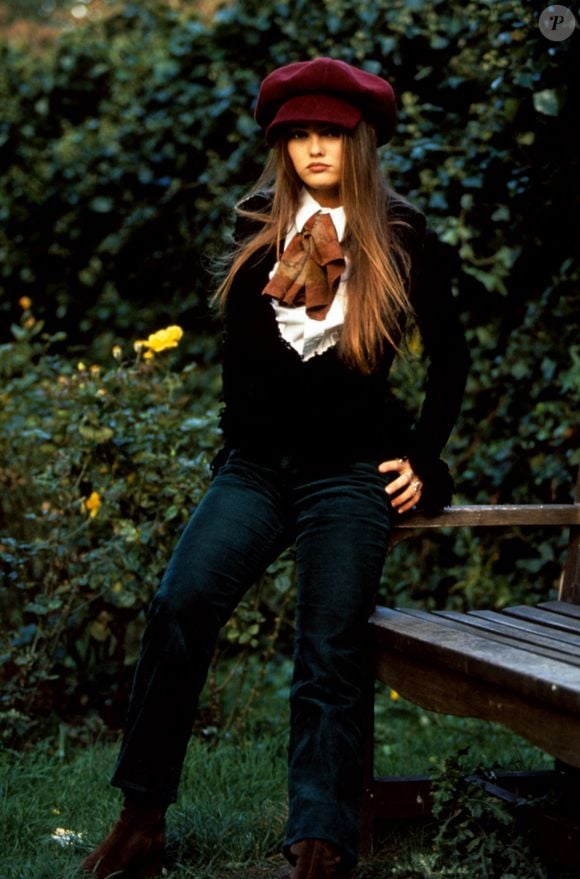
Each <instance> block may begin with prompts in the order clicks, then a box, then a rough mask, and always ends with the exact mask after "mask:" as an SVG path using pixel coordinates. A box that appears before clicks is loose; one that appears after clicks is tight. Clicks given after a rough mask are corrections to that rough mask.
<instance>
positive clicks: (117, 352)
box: [113, 345, 123, 360]
mask: <svg viewBox="0 0 580 879" xmlns="http://www.w3.org/2000/svg"><path fill="white" fill-rule="evenodd" d="M122 356H123V351H122V349H121V346H120V345H113V357H114V358H115V360H120V359H121V357H122Z"/></svg>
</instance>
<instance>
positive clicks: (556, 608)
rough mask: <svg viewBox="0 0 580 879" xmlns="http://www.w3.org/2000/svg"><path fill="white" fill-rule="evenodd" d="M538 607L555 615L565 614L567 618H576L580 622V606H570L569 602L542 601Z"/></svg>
mask: <svg viewBox="0 0 580 879" xmlns="http://www.w3.org/2000/svg"><path fill="white" fill-rule="evenodd" d="M538 607H543V608H544V609H545V610H551V611H552V612H553V613H563V614H565V615H566V616H567V617H574V618H575V619H577V620H580V606H579V605H577V604H570V602H569V601H542V602H540V603H539V604H538Z"/></svg>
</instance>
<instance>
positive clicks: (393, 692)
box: [389, 690, 401, 702]
mask: <svg viewBox="0 0 580 879" xmlns="http://www.w3.org/2000/svg"><path fill="white" fill-rule="evenodd" d="M389 698H390V699H392V700H393V702H396V701H397V700H398V699H400V698H401V697H400V696H399V694H398V693H397V691H396V690H391V692H390V693H389Z"/></svg>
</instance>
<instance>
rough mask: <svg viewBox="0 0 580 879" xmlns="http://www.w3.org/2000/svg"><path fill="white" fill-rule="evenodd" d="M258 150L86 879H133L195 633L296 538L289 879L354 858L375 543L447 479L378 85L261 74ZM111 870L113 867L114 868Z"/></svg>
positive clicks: (143, 866)
mask: <svg viewBox="0 0 580 879" xmlns="http://www.w3.org/2000/svg"><path fill="white" fill-rule="evenodd" d="M256 119H257V121H258V123H259V124H260V125H261V126H262V127H263V128H264V130H265V136H266V142H267V143H268V145H270V146H271V147H272V150H271V154H270V158H269V161H268V165H267V167H266V169H265V172H264V175H263V176H262V178H261V179H260V181H259V182H258V184H257V186H256V187H255V189H254V190H253V193H252V194H251V195H250V197H249V198H247V199H246V200H245V201H244V202H243V203H242V205H241V206H240V207H239V209H238V214H239V216H238V223H237V227H236V243H237V244H236V250H235V252H234V254H233V257H232V262H231V266H230V269H229V272H228V274H227V276H226V278H225V280H224V282H223V284H222V286H221V288H220V290H219V291H218V296H217V298H218V300H219V302H220V304H221V306H222V308H223V312H224V323H225V335H224V348H223V355H224V365H223V392H224V402H225V406H224V409H223V412H222V418H221V425H222V429H223V433H224V439H225V445H224V449H223V450H222V452H221V453H220V454H219V455H218V459H216V462H215V467H214V470H215V476H214V479H213V481H212V484H211V486H210V488H209V490H208V492H207V494H206V496H205V498H204V499H203V501H202V502H201V503H200V505H199V506H198V508H197V509H196V511H195V513H194V514H193V517H192V519H191V521H190V522H189V524H188V526H187V528H186V529H185V531H184V533H183V536H182V537H181V540H180V542H179V544H178V546H177V548H176V550H175V553H174V555H173V557H172V559H171V561H170V564H169V567H168V570H167V572H166V575H165V577H164V579H163V582H162V584H161V587H160V589H159V591H158V592H157V594H156V596H155V598H154V600H153V602H152V606H151V610H150V615H149V622H148V627H147V630H146V633H145V637H144V643H143V648H142V653H141V658H140V661H139V665H138V669H137V672H136V677H135V683H134V688H133V692H132V697H131V704H130V710H129V718H128V725H127V731H126V734H125V739H124V742H123V746H122V750H121V754H120V757H119V761H118V764H117V767H116V770H115V774H114V777H113V784H115V785H116V786H118V787H120V788H121V789H122V790H123V791H124V794H125V804H124V807H123V811H122V813H121V817H120V818H119V820H118V822H117V824H116V825H115V827H114V828H113V830H112V831H111V833H110V834H109V836H108V837H107V838H106V839H105V841H104V842H103V843H102V844H101V845H100V846H99V848H98V849H96V851H95V852H93V853H92V854H91V855H90V856H89V857H88V858H87V859H86V861H85V862H84V865H83V867H84V869H85V871H86V872H89V873H90V874H92V875H95V876H98V877H100V879H103V877H105V876H108V875H109V874H110V873H112V872H114V871H115V870H117V871H119V870H127V871H133V872H131V875H139V876H147V877H150V876H155V875H157V874H158V872H159V870H160V865H161V857H162V852H163V845H164V826H165V825H164V820H165V811H166V809H167V806H168V805H169V803H171V802H173V801H174V800H175V798H176V792H177V786H178V782H179V776H180V772H181V767H182V762H183V758H184V755H185V751H186V747H187V742H188V738H189V735H190V731H191V727H192V720H193V714H194V710H195V705H196V702H197V699H198V696H199V693H200V690H201V688H202V687H203V684H204V681H205V678H206V674H207V669H208V665H209V662H210V659H211V656H212V652H213V648H214V643H215V639H216V637H217V634H218V631H219V629H220V627H221V626H223V625H224V623H225V622H226V621H227V619H228V618H229V616H230V615H231V613H232V611H233V610H234V608H235V606H236V604H237V602H238V601H239V600H240V598H241V596H242V595H243V594H244V592H245V591H246V590H247V589H248V588H249V587H250V586H251V585H252V583H254V582H255V581H256V579H257V578H258V577H259V576H260V574H261V573H262V572H263V571H264V569H265V568H266V567H267V566H268V564H269V563H270V562H272V561H273V560H274V559H275V558H276V557H277V556H278V554H279V553H280V552H281V551H282V550H283V549H284V548H285V547H286V546H288V545H289V544H290V543H294V544H295V546H296V566H297V607H296V644H295V668H294V677H293V682H292V691H291V736H290V748H289V815H288V827H287V835H286V841H285V845H284V851H285V854H286V856H287V858H288V860H289V861H290V863H291V865H292V870H291V873H290V876H291V879H306V877H308V879H327V877H335V876H336V877H338V876H347V875H349V874H350V872H351V871H352V869H353V867H354V865H355V863H356V858H357V844H358V822H359V798H360V787H361V765H360V754H361V723H362V720H361V718H362V707H363V704H364V702H365V696H366V687H367V686H368V683H367V682H366V681H365V675H364V653H365V651H364V647H365V627H366V621H367V618H368V615H369V613H370V612H371V610H372V608H373V604H374V597H375V593H376V590H377V586H378V583H379V578H380V575H381V570H382V566H383V562H384V557H385V551H386V547H387V542H388V538H389V531H390V528H391V525H392V522H393V519H394V518H395V517H396V515H398V514H401V513H404V512H406V511H407V510H409V509H411V508H412V507H413V506H415V505H417V504H421V505H422V506H423V507H424V508H425V509H427V510H436V509H438V508H440V507H441V506H442V505H443V504H445V503H447V502H448V501H449V498H450V492H451V480H450V477H449V474H448V470H447V468H446V466H445V465H444V464H443V462H442V461H440V459H439V454H440V452H441V450H442V448H443V446H444V444H445V442H446V440H447V438H448V436H449V433H450V431H451V429H452V426H453V423H454V421H455V419H456V416H457V413H458V410H459V405H460V401H461V397H462V394H463V389H464V383H465V375H466V370H467V361H468V356H467V351H466V347H465V342H464V339H463V336H462V333H461V330H460V327H459V324H458V321H457V319H456V317H455V315H454V312H453V308H452V303H451V296H450V292H449V288H448V283H447V281H446V279H445V272H444V266H443V263H442V261H441V259H440V257H439V255H438V247H437V242H436V241H435V240H434V239H433V238H432V236H430V235H429V234H427V233H426V232H425V221H424V217H423V216H422V214H421V213H420V212H419V211H417V210H416V209H415V208H413V207H412V206H411V205H410V204H408V203H407V202H406V201H405V200H403V199H402V198H400V197H399V196H397V195H395V193H394V192H393V191H392V190H391V189H390V188H389V187H388V186H387V184H386V183H385V181H384V179H383V176H382V174H381V171H380V168H379V164H378V157H377V146H378V145H380V144H383V143H386V142H387V141H388V140H389V138H390V137H391V135H392V132H393V128H394V124H395V96H394V93H393V90H392V88H391V86H390V85H389V83H388V82H386V80H384V79H382V78H380V77H378V76H375V75H373V74H370V73H367V72H365V71H363V70H359V69H358V68H355V67H352V66H351V65H349V64H346V63H344V62H341V61H336V60H332V59H329V58H316V59H314V60H312V61H306V62H299V63H296V64H289V65H286V66H284V67H282V68H279V69H277V70H275V71H274V72H273V73H271V74H270V75H269V76H268V77H266V79H265V80H264V82H263V83H262V86H261V89H260V93H259V97H258V102H257V106H256ZM411 317H412V318H413V319H414V320H415V321H416V322H417V324H418V326H419V328H420V331H421V334H422V338H423V344H424V348H425V350H426V352H427V354H428V356H429V370H428V375H427V385H426V389H425V397H424V403H423V406H422V410H421V413H420V415H419V418H418V420H417V422H416V424H415V426H414V427H412V426H411V421H410V418H409V415H408V414H407V413H406V411H405V409H404V407H403V406H402V405H401V404H400V403H399V402H398V401H397V400H396V399H395V397H394V396H393V395H392V392H391V390H390V388H389V383H388V375H389V370H390V367H391V365H392V363H393V360H394V358H395V356H396V354H397V353H398V352H399V351H400V349H401V346H402V343H403V342H402V340H403V335H404V330H405V326H406V324H408V320H409V318H411ZM121 875H122V874H121Z"/></svg>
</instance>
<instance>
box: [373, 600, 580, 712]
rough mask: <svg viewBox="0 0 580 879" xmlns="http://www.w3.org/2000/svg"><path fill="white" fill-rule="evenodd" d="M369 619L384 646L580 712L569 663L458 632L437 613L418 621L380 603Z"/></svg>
mask: <svg viewBox="0 0 580 879" xmlns="http://www.w3.org/2000/svg"><path fill="white" fill-rule="evenodd" d="M370 623H371V628H372V630H373V632H374V636H375V640H376V646H377V647H378V649H379V651H380V648H381V646H382V645H383V644H384V645H385V646H387V647H389V648H390V649H396V650H398V651H403V652H405V651H406V652H410V653H411V654H412V655H413V654H415V655H418V656H420V657H421V661H422V662H423V663H427V664H428V663H430V662H433V663H438V664H441V665H444V666H446V667H448V668H450V669H456V670H459V671H460V672H461V673H463V674H471V675H473V676H474V677H476V678H480V679H482V680H485V681H487V682H489V683H495V684H499V685H501V686H503V687H507V688H511V689H513V690H516V691H518V692H520V693H521V695H522V696H524V697H525V696H526V695H529V696H533V697H534V698H536V699H541V700H542V701H544V702H545V703H546V704H547V705H552V706H554V707H561V708H563V709H565V710H570V711H576V712H578V711H580V675H579V674H578V671H577V670H576V668H575V667H573V666H571V665H568V664H567V663H563V662H560V661H558V660H556V659H551V658H548V657H541V656H537V655H536V656H531V655H530V654H529V653H527V652H525V651H523V650H520V649H517V648H515V647H512V646H509V645H503V644H497V643H492V642H490V641H488V640H486V638H484V637H482V636H481V635H477V634H475V633H474V634H471V633H467V632H459V631H455V630H453V629H450V628H449V627H446V626H445V625H443V624H442V623H441V622H437V619H436V618H429V619H427V620H418V619H416V618H412V617H409V616H407V615H406V614H404V613H401V612H400V611H397V610H392V609H390V608H384V607H377V608H376V610H375V612H374V614H373V615H372V616H371V618H370ZM386 683H389V682H388V681H386Z"/></svg>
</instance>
